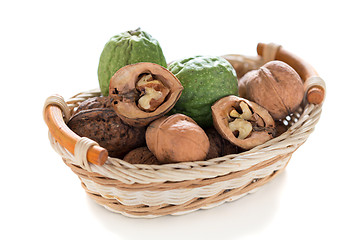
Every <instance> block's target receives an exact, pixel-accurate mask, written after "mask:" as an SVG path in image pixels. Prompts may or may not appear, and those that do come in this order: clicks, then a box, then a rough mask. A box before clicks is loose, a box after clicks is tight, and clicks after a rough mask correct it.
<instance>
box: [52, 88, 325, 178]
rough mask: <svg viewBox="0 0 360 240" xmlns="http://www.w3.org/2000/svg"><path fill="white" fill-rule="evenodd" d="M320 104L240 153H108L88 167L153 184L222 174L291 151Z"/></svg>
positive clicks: (76, 100) (77, 98)
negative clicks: (161, 160)
mask: <svg viewBox="0 0 360 240" xmlns="http://www.w3.org/2000/svg"><path fill="white" fill-rule="evenodd" d="M94 96H100V90H99V89H93V90H90V91H85V92H81V93H78V94H76V95H74V96H73V97H71V98H70V99H69V100H68V101H67V102H66V103H67V105H68V106H69V108H70V110H71V112H73V111H74V109H76V107H77V106H78V105H79V104H80V103H81V102H82V101H84V100H86V99H88V98H91V97H94ZM321 108H322V105H313V104H305V106H304V107H301V108H299V109H298V111H296V112H295V113H294V114H293V115H292V117H290V118H288V120H289V124H291V126H290V127H289V129H288V130H287V131H286V132H285V133H283V134H282V135H280V136H278V137H276V138H273V139H271V140H270V141H268V142H266V143H264V144H262V145H259V146H257V147H255V148H253V149H251V150H249V151H245V152H242V153H239V154H232V155H227V156H223V157H220V158H214V159H209V160H206V161H197V162H185V163H175V164H164V165H146V164H130V163H128V162H125V161H124V160H122V159H118V158H111V157H109V158H108V161H107V162H106V163H105V164H104V165H103V166H97V165H94V164H90V166H91V171H92V172H94V173H97V174H100V175H101V176H102V177H103V178H106V179H114V180H117V181H120V182H123V183H124V184H134V183H139V184H156V183H164V182H179V181H187V180H196V179H207V178H213V177H218V176H225V175H227V174H230V173H233V172H239V171H241V170H245V169H249V168H251V167H252V166H254V165H256V164H259V163H262V162H264V161H268V160H270V159H273V158H276V157H277V156H281V155H288V154H292V153H293V152H294V151H295V150H296V149H297V148H298V147H299V146H300V145H301V144H303V143H304V142H305V141H306V139H307V137H308V136H309V135H310V134H311V132H312V131H313V129H314V126H315V125H316V123H317V122H318V120H319V118H320V114H321ZM50 140H51V142H52V143H53V147H54V148H55V150H56V151H58V152H61V154H65V156H66V157H65V159H66V160H65V161H68V163H69V164H74V165H78V164H77V163H76V162H74V159H73V158H74V157H73V155H72V154H71V153H70V152H68V151H67V150H66V149H64V148H63V147H62V146H61V145H60V144H58V143H57V142H56V141H55V140H54V139H53V138H52V137H51V135H50ZM83 170H84V171H86V170H85V169H83Z"/></svg>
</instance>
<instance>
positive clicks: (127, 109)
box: [109, 62, 183, 126]
mask: <svg viewBox="0 0 360 240" xmlns="http://www.w3.org/2000/svg"><path fill="white" fill-rule="evenodd" d="M143 74H151V75H152V76H154V78H155V79H157V80H159V81H161V83H162V84H163V85H164V86H165V87H166V88H167V89H168V90H169V91H168V93H167V96H166V98H165V100H164V102H162V104H161V105H160V106H158V107H157V108H156V109H155V110H154V111H151V112H147V111H144V110H142V109H141V108H139V106H138V105H137V104H138V103H137V101H138V100H139V97H140V92H139V91H138V90H137V89H136V87H137V86H136V84H137V82H138V81H139V78H140V76H142V75H143ZM182 90H183V87H182V85H181V83H180V81H179V80H178V79H177V78H176V77H175V76H174V75H173V74H172V73H171V72H170V71H169V70H167V69H166V68H164V67H162V66H160V65H158V64H155V63H148V62H142V63H136V64H131V65H127V66H125V67H122V68H120V69H119V70H118V71H117V72H116V73H115V74H114V76H113V77H112V78H111V80H110V86H109V96H110V97H111V98H112V99H113V101H112V105H113V108H114V110H115V112H116V113H117V114H118V115H119V117H120V118H121V119H122V120H123V121H124V122H125V123H127V124H129V125H132V126H146V125H148V124H149V123H150V122H152V121H153V120H155V119H157V118H160V117H161V116H163V115H165V114H166V113H167V112H169V111H170V110H171V108H172V107H173V106H174V105H175V103H176V102H177V100H178V99H179V98H180V95H181V92H182Z"/></svg>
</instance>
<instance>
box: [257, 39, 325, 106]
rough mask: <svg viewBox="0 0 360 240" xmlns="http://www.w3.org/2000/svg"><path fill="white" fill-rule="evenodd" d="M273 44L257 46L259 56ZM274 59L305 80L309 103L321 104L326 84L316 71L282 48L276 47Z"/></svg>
mask: <svg viewBox="0 0 360 240" xmlns="http://www.w3.org/2000/svg"><path fill="white" fill-rule="evenodd" d="M270 45H271V44H265V43H259V44H258V45H257V52H258V55H260V56H264V55H265V54H266V53H265V49H266V48H267V47H268V46H270ZM275 51H276V52H275V53H274V59H275V60H280V61H283V62H286V63H287V64H289V65H290V66H291V67H292V68H294V70H295V71H296V72H297V73H298V74H299V75H300V77H301V79H303V80H304V88H305V94H306V99H307V101H308V103H313V104H321V103H322V102H323V101H324V98H325V82H324V80H323V79H322V78H320V77H319V75H318V73H317V72H316V71H315V69H314V68H313V67H312V66H311V65H310V64H308V63H307V62H305V61H304V60H302V59H301V58H299V57H298V56H296V55H294V54H292V53H290V52H288V51H287V50H285V49H284V48H282V47H281V46H276V49H275Z"/></svg>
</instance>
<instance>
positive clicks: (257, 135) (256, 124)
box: [211, 95, 275, 150]
mask: <svg viewBox="0 0 360 240" xmlns="http://www.w3.org/2000/svg"><path fill="white" fill-rule="evenodd" d="M211 110H212V116H213V123H214V127H215V129H216V130H217V131H218V133H219V134H220V135H221V136H222V137H223V138H225V139H227V140H228V141H230V142H231V143H232V144H234V145H236V146H238V147H240V148H242V149H245V150H248V149H251V148H253V147H255V146H257V145H260V144H262V143H264V142H266V141H268V140H270V139H271V138H272V137H273V134H274V132H275V123H274V120H273V118H272V117H271V115H270V114H269V112H268V111H267V110H266V109H264V108H262V107H261V106H259V105H258V104H256V103H254V102H251V101H249V100H247V99H245V98H240V97H237V96H234V95H230V96H227V97H224V98H221V99H220V100H218V101H217V102H215V103H214V105H213V106H212V107H211ZM237 135H238V136H237Z"/></svg>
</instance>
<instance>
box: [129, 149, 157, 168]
mask: <svg viewBox="0 0 360 240" xmlns="http://www.w3.org/2000/svg"><path fill="white" fill-rule="evenodd" d="M124 161H126V162H128V163H131V164H150V165H151V164H157V165H158V164H160V162H159V161H158V160H157V158H156V157H155V156H154V154H152V152H150V150H149V149H148V148H147V147H139V148H135V149H133V150H131V151H130V152H128V153H127V154H126V155H125V157H124Z"/></svg>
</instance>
